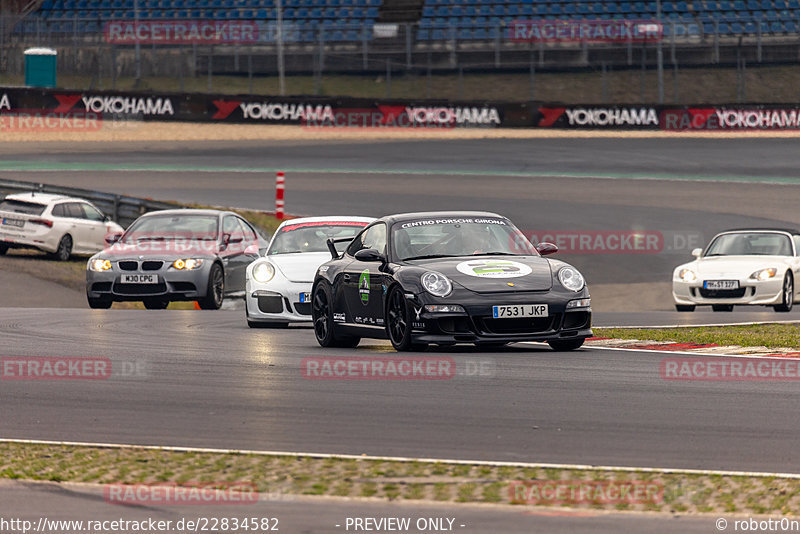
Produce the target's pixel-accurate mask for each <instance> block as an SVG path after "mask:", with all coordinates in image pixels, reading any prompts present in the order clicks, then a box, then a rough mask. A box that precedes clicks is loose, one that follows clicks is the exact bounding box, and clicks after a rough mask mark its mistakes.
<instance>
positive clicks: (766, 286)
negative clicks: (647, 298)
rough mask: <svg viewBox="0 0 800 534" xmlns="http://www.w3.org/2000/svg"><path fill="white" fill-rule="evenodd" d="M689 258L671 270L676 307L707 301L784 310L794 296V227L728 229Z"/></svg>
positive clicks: (718, 306)
mask: <svg viewBox="0 0 800 534" xmlns="http://www.w3.org/2000/svg"><path fill="white" fill-rule="evenodd" d="M692 255H693V256H695V258H696V259H695V260H694V261H692V262H690V263H685V264H683V265H679V266H678V267H676V268H675V271H674V273H673V275H672V296H673V298H674V300H675V308H676V309H677V310H678V311H694V309H695V306H708V305H710V306H711V309H713V310H714V311H731V310H733V307H734V306H739V305H750V306H772V307H773V308H774V309H775V311H779V312H788V311H789V310H791V309H792V305H793V304H794V301H795V299H796V298H797V296H798V295H797V291H798V289H797V287H798V286H797V283H796V282H795V280H797V277H798V274H800V232H797V231H794V230H773V229H746V230H730V231H727V232H722V233H721V234H718V235H716V236H714V239H712V240H711V243H710V244H709V245H708V247H706V249H705V250H702V249H699V248H698V249H695V250H693V251H692Z"/></svg>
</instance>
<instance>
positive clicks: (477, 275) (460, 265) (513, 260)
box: [408, 256, 553, 293]
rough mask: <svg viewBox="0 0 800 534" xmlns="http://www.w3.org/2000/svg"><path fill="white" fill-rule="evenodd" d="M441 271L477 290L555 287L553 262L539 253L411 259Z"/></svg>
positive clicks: (541, 289)
mask: <svg viewBox="0 0 800 534" xmlns="http://www.w3.org/2000/svg"><path fill="white" fill-rule="evenodd" d="M408 264H409V265H415V266H417V267H421V268H425V269H430V270H431V271H438V272H440V273H442V274H444V275H445V276H447V277H448V278H450V280H452V281H454V282H456V283H458V284H459V285H461V286H463V287H465V288H467V289H469V290H470V291H475V292H477V293H493V292H498V291H546V290H548V289H550V288H551V287H552V286H553V275H552V272H551V270H550V262H549V261H548V260H546V259H545V258H542V257H538V256H467V257H459V258H441V259H439V258H432V259H426V260H419V261H414V260H412V261H410V262H408Z"/></svg>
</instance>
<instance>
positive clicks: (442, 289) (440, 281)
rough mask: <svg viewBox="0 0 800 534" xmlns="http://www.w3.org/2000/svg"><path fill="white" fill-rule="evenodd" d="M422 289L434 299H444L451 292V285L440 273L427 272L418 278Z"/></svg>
mask: <svg viewBox="0 0 800 534" xmlns="http://www.w3.org/2000/svg"><path fill="white" fill-rule="evenodd" d="M420 281H421V282H422V287H424V288H425V291H427V292H428V293H430V294H431V295H433V296H434V297H446V296H447V295H449V294H450V292H451V291H453V284H451V283H450V280H449V279H448V278H447V277H446V276H445V275H443V274H442V273H437V272H436V271H428V272H427V273H425V274H423V275H422V276H421V277H420Z"/></svg>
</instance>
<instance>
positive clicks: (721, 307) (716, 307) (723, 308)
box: [711, 304, 733, 312]
mask: <svg viewBox="0 0 800 534" xmlns="http://www.w3.org/2000/svg"><path fill="white" fill-rule="evenodd" d="M711 309H712V310H714V311H724V312H729V311H733V304H712V305H711Z"/></svg>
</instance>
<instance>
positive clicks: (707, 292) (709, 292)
mask: <svg viewBox="0 0 800 534" xmlns="http://www.w3.org/2000/svg"><path fill="white" fill-rule="evenodd" d="M746 290H747V288H745V287H740V288H739V289H704V288H700V296H701V297H703V298H704V299H738V298H741V297H743V296H744V292H745V291H746Z"/></svg>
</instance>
